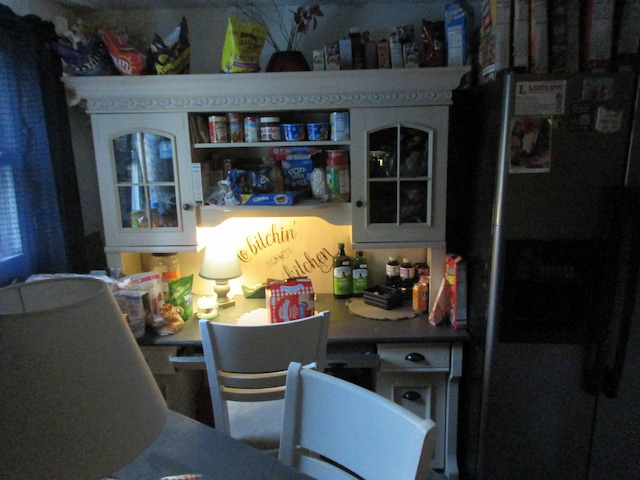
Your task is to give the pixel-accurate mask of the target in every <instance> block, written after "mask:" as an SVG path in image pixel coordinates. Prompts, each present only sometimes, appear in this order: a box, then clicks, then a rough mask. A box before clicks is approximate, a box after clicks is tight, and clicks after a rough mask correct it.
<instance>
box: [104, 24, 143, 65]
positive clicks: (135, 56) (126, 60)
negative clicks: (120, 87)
mask: <svg viewBox="0 0 640 480" xmlns="http://www.w3.org/2000/svg"><path fill="white" fill-rule="evenodd" d="M102 38H103V39H104V42H105V43H106V44H107V48H108V49H109V54H110V55H111V59H112V60H113V64H114V65H115V66H116V68H117V69H118V72H120V74H122V75H144V74H145V73H146V69H147V65H146V63H147V57H146V55H144V54H143V53H140V52H139V51H137V50H136V49H135V47H134V46H133V45H132V44H131V42H130V41H129V36H128V35H127V34H126V33H124V32H123V33H118V34H115V33H113V32H112V31H111V30H109V29H107V28H105V29H104V31H103V32H102Z"/></svg>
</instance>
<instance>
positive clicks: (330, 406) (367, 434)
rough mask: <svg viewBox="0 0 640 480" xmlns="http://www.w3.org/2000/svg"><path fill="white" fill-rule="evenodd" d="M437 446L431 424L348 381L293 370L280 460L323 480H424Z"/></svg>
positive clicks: (296, 367) (297, 368)
mask: <svg viewBox="0 0 640 480" xmlns="http://www.w3.org/2000/svg"><path fill="white" fill-rule="evenodd" d="M434 446H435V423H434V422H433V421H432V420H429V419H427V420H425V419H423V418H420V417H419V416H417V415H415V414H414V413H412V412H410V411H409V410H407V409H406V408H404V407H402V406H400V405H397V404H395V403H393V402H392V401H391V400H389V399H387V398H385V397H383V396H381V395H379V394H377V393H374V392H372V391H370V390H367V389H365V388H362V387H360V386H358V385H354V384H352V383H349V382H347V381H346V380H342V379H339V378H336V377H332V376H331V375H328V374H325V373H321V372H317V371H311V370H306V369H301V365H300V364H299V363H295V362H294V363H292V364H291V365H290V366H289V370H288V374H287V390H286V394H285V400H284V421H283V427H282V436H281V438H280V460H281V461H282V462H284V463H286V464H288V465H291V466H293V467H295V468H297V469H298V470H300V471H302V472H304V473H306V474H307V475H310V476H312V477H314V478H317V479H322V480H338V479H340V480H346V479H354V478H364V479H366V480H389V479H393V480H410V479H411V480H414V479H418V478H420V479H423V480H424V479H426V478H428V476H429V466H430V461H431V457H432V456H433V449H434ZM326 459H328V460H329V461H326ZM339 467H341V468H339ZM351 472H352V473H351ZM353 473H355V474H356V475H358V476H354V475H353Z"/></svg>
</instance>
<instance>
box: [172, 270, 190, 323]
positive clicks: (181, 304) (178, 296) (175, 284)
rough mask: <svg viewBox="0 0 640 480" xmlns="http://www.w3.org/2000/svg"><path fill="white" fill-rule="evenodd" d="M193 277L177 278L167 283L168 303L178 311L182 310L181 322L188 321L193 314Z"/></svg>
mask: <svg viewBox="0 0 640 480" xmlns="http://www.w3.org/2000/svg"><path fill="white" fill-rule="evenodd" d="M192 287H193V275H187V276H185V277H181V278H178V279H177V280H173V281H171V282H169V302H168V303H170V304H171V305H173V306H174V307H176V308H178V309H182V312H181V316H182V319H183V320H188V319H189V317H191V314H192V313H193V294H192V292H191V289H192Z"/></svg>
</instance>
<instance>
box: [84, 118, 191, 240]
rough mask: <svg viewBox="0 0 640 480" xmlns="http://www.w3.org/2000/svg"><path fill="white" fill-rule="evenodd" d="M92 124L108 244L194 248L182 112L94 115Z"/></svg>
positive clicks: (187, 143)
mask: <svg viewBox="0 0 640 480" xmlns="http://www.w3.org/2000/svg"><path fill="white" fill-rule="evenodd" d="M92 126H93V136H94V148H95V154H96V164H97V172H98V182H99V187H100V200H101V203H102V212H103V213H102V215H103V221H104V228H105V239H106V246H107V248H108V249H115V250H118V249H121V250H129V251H135V250H138V249H148V250H153V249H154V248H155V250H156V251H180V250H185V249H190V248H195V245H196V210H195V205H194V200H193V181H192V176H191V160H190V153H189V137H188V128H187V116H186V114H184V113H154V114H150V113H137V114H98V115H93V117H92Z"/></svg>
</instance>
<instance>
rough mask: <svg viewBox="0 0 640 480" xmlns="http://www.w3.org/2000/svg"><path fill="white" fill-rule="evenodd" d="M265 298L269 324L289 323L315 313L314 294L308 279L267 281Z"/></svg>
mask: <svg viewBox="0 0 640 480" xmlns="http://www.w3.org/2000/svg"><path fill="white" fill-rule="evenodd" d="M265 297H266V299H267V311H268V313H269V321H270V322H271V323H280V322H290V321H291V320H298V319H300V318H304V317H310V316H311V315H314V313H315V298H316V297H315V293H314V291H313V285H312V284H311V280H310V279H308V278H290V279H289V280H287V281H283V280H267V289H266V294H265Z"/></svg>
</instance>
